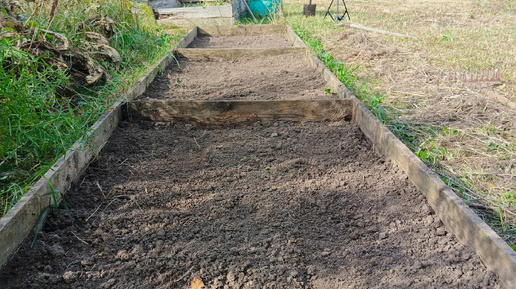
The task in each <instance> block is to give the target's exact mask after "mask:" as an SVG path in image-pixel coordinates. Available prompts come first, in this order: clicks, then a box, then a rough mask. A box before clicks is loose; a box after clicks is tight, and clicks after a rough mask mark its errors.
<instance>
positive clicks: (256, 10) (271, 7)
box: [244, 0, 281, 17]
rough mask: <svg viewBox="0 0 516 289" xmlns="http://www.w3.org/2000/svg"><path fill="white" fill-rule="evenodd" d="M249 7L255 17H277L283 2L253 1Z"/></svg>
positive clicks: (248, 3) (278, 0)
mask: <svg viewBox="0 0 516 289" xmlns="http://www.w3.org/2000/svg"><path fill="white" fill-rule="evenodd" d="M244 1H245V0H244ZM247 5H249V9H251V11H252V12H253V14H254V16H255V17H268V16H272V15H274V16H276V15H278V12H279V10H280V7H281V0H251V1H249V2H247Z"/></svg>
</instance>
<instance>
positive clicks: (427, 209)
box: [421, 204, 433, 215]
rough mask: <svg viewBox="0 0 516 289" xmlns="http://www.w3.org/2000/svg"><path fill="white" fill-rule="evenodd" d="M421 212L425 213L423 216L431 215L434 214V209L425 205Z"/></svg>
mask: <svg viewBox="0 0 516 289" xmlns="http://www.w3.org/2000/svg"><path fill="white" fill-rule="evenodd" d="M421 212H423V214H425V215H431V214H432V213H433V212H432V208H430V206H428V205H426V204H425V205H423V207H422V208H421Z"/></svg>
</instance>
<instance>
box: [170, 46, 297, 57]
mask: <svg viewBox="0 0 516 289" xmlns="http://www.w3.org/2000/svg"><path fill="white" fill-rule="evenodd" d="M306 53H307V52H306V49H304V48H274V49H269V48H260V49H256V48H229V49H209V48H185V49H177V51H176V56H177V57H183V58H190V59H196V60H204V59H210V58H214V57H219V58H230V57H263V56H274V55H283V54H299V55H300V56H301V55H303V56H304V55H306Z"/></svg>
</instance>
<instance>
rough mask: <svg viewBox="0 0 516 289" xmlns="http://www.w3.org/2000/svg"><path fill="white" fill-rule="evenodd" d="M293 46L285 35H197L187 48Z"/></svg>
mask: <svg viewBox="0 0 516 289" xmlns="http://www.w3.org/2000/svg"><path fill="white" fill-rule="evenodd" d="M288 47H293V43H292V42H291V41H289V40H288V39H287V38H286V37H285V35H281V34H266V35H256V36H248V35H234V36H220V37H211V36H206V35H204V36H198V37H196V38H195V39H194V41H192V42H191V43H190V44H189V45H188V46H187V48H269V49H271V48H288Z"/></svg>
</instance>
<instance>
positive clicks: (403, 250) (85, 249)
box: [0, 121, 498, 288]
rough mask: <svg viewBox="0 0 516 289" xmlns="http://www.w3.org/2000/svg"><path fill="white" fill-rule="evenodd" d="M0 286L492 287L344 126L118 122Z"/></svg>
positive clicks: (390, 169) (353, 129)
mask: <svg viewBox="0 0 516 289" xmlns="http://www.w3.org/2000/svg"><path fill="white" fill-rule="evenodd" d="M67 204H68V207H69V212H70V214H71V216H72V218H73V222H72V220H71V218H70V216H69V213H68V211H67V210H66V209H64V208H61V209H59V210H58V211H56V212H55V214H50V216H49V217H48V221H47V223H46V225H45V226H44V228H43V230H42V232H41V233H40V234H39V235H38V238H37V240H36V242H35V245H34V248H32V249H29V245H30V242H31V241H32V240H27V241H26V242H25V243H24V245H23V246H22V248H21V249H20V250H19V251H18V253H17V254H16V255H15V256H14V257H13V259H12V260H11V261H10V262H9V263H8V264H7V265H6V266H4V269H3V271H1V272H0V280H2V286H1V287H2V288H191V287H190V284H191V282H192V278H193V277H196V278H199V279H201V280H202V281H203V282H204V284H206V288H458V287H464V288H494V287H497V286H498V280H497V279H496V277H495V276H494V275H493V274H492V273H489V272H487V271H486V268H485V267H484V266H483V265H482V264H481V262H480V260H479V258H478V257H477V256H476V255H475V254H474V253H473V252H472V251H471V250H470V249H468V248H465V247H464V246H462V245H461V244H459V243H458V242H457V241H456V239H455V238H454V237H453V236H452V235H451V234H450V233H448V232H447V231H446V228H445V227H444V226H443V225H442V223H441V221H440V220H439V219H438V218H437V217H436V216H435V215H434V213H433V212H432V210H431V209H430V207H429V206H428V205H427V204H426V202H425V198H424V197H423V196H422V194H421V193H420V192H418V191H417V190H416V189H415V188H414V187H413V186H412V185H411V183H410V182H409V181H408V180H407V177H406V175H404V174H403V173H402V172H400V171H399V170H398V169H397V168H396V167H394V166H393V165H392V164H391V163H389V162H387V161H385V160H384V159H383V158H381V157H379V156H378V155H376V154H375V153H373V150H372V148H371V145H370V144H369V143H368V142H367V141H366V140H365V137H364V135H363V134H362V133H361V131H360V129H359V128H358V127H357V126H355V125H353V124H349V123H341V122H333V123H305V124H296V125H294V124H291V123H285V122H277V123H269V122H267V123H259V122H257V123H254V124H252V125H248V126H243V127H237V128H232V129H230V128H226V129H220V130H203V129H196V128H195V127H194V126H191V125H188V124H186V125H180V124H171V123H151V122H143V121H139V122H122V123H121V124H120V127H119V128H118V129H117V130H116V131H115V132H114V134H113V135H112V138H111V140H110V141H109V143H108V144H107V145H106V147H105V148H104V150H103V151H102V152H101V153H100V155H99V158H98V160H97V161H96V162H94V163H92V164H91V165H90V167H89V168H88V170H87V172H86V175H85V176H84V177H83V178H82V179H80V180H79V181H78V182H77V184H75V185H74V186H73V187H72V188H71V190H70V191H69V192H68V193H67Z"/></svg>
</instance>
